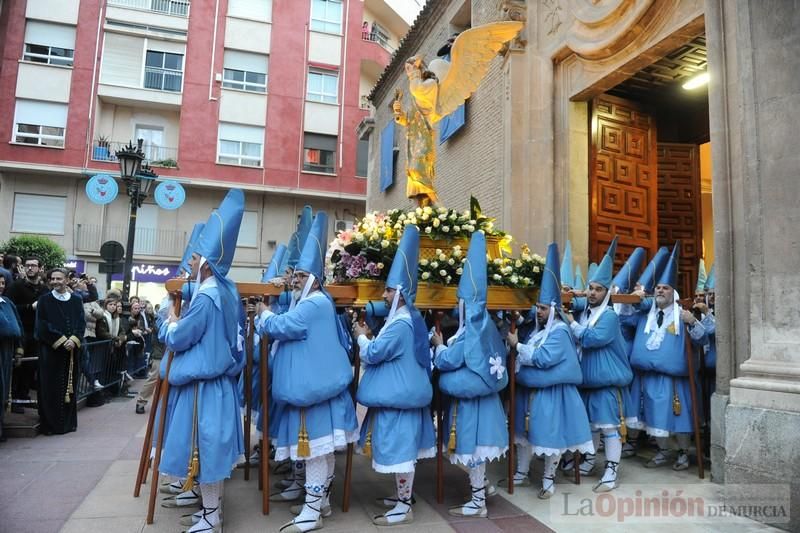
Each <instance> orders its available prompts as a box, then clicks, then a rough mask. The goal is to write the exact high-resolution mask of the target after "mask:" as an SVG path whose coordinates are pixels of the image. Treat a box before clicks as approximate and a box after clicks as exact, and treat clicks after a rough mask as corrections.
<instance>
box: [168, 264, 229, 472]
mask: <svg viewBox="0 0 800 533" xmlns="http://www.w3.org/2000/svg"><path fill="white" fill-rule="evenodd" d="M238 301H239V300H238V299H237V300H236V302H237V303H238ZM226 313H238V309H223V308H222V300H221V298H220V294H219V290H218V289H217V283H216V278H214V277H211V278H208V279H206V280H205V281H203V283H202V284H201V286H200V287H199V289H198V291H197V294H195V296H194V297H193V298H192V301H191V303H190V305H189V309H188V310H187V311H186V314H185V315H183V317H182V318H181V319H180V320H179V321H178V322H174V323H172V324H169V323H167V322H164V323H163V324H162V325H161V331H160V332H159V335H160V336H161V337H162V338H163V339H164V341H165V342H164V343H165V345H166V348H167V349H168V350H172V351H173V353H174V355H173V360H172V366H171V367H170V373H169V384H170V391H169V395H170V402H169V403H168V409H167V424H166V425H165V430H164V444H163V451H162V455H161V463H160V467H159V469H160V471H161V473H163V474H167V475H171V476H176V477H185V476H186V472H187V467H188V465H189V461H190V459H191V455H192V450H193V448H194V445H195V442H193V440H192V436H193V433H194V434H195V438H196V444H197V448H198V450H199V454H200V473H199V475H198V476H197V478H196V480H197V481H198V482H199V483H214V482H216V481H222V480H224V479H227V478H228V477H230V475H231V471H232V469H233V468H234V467H235V466H236V464H237V463H238V462H240V461H241V459H242V456H243V453H244V435H243V432H242V419H241V416H240V413H239V405H238V392H237V390H236V378H237V376H238V374H239V372H240V371H241V367H242V361H241V360H240V357H239V354H238V353H234V350H233V349H232V348H231V344H230V342H229V341H228V339H226V337H225V323H224V316H225V314H226ZM162 377H163V376H162ZM195 397H196V399H197V404H196V406H195ZM195 414H196V416H197V423H196V424H195V423H194V419H195ZM193 426H194V428H193ZM193 430H194V431H193Z"/></svg>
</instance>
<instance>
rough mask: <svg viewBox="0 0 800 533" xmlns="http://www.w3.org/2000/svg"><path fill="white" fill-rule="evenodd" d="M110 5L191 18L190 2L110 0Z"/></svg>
mask: <svg viewBox="0 0 800 533" xmlns="http://www.w3.org/2000/svg"><path fill="white" fill-rule="evenodd" d="M108 5H111V6H121V7H132V8H134V9H143V10H145V11H153V12H155V13H163V14H165V15H175V16H178V17H188V16H189V0H108Z"/></svg>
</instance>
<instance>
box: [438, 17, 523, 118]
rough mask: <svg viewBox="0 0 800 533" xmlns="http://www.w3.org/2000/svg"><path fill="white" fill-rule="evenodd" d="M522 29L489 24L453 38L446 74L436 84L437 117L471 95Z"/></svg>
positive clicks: (517, 24) (519, 24) (510, 24)
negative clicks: (494, 60)
mask: <svg viewBox="0 0 800 533" xmlns="http://www.w3.org/2000/svg"><path fill="white" fill-rule="evenodd" d="M522 26H523V23H522V22H517V21H508V22H491V23H489V24H484V25H482V26H478V27H475V28H472V29H469V30H467V31H465V32H463V33H462V34H461V35H459V36H458V37H457V38H456V40H455V42H454V43H453V48H452V49H451V50H450V70H449V71H448V73H447V76H446V77H445V78H444V80H439V97H438V100H437V106H436V107H437V115H439V116H440V117H444V116H447V115H449V114H450V113H452V112H453V111H455V110H456V108H457V107H458V106H460V105H461V104H463V103H464V100H466V99H467V98H469V96H470V95H471V94H472V93H474V92H475V89H477V88H478V85H479V84H480V82H481V80H483V78H484V76H486V72H487V71H488V70H489V64H490V63H491V61H492V59H493V58H494V56H495V55H496V54H497V52H499V51H500V49H501V48H502V47H503V45H504V44H505V43H507V42H508V41H510V40H511V39H513V38H514V37H515V36H516V35H517V33H519V31H520V30H521V29H522Z"/></svg>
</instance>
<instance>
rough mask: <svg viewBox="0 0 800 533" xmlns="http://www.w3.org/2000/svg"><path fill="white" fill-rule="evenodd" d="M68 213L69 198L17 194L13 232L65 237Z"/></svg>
mask: <svg viewBox="0 0 800 533" xmlns="http://www.w3.org/2000/svg"><path fill="white" fill-rule="evenodd" d="M66 212H67V198H66V197H64V196H44V195H41V194H20V193H17V194H15V195H14V215H13V218H12V222H11V231H14V232H18V233H47V234H50V235H64V218H65V216H66ZM43 213H46V215H44V214H43Z"/></svg>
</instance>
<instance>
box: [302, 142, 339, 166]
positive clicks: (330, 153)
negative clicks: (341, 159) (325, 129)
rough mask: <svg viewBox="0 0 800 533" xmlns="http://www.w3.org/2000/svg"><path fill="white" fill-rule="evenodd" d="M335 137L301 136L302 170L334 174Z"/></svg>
mask: <svg viewBox="0 0 800 533" xmlns="http://www.w3.org/2000/svg"><path fill="white" fill-rule="evenodd" d="M335 165H336V137H335V136H333V135H320V134H319V133H306V134H304V136H303V170H308V171H310V172H322V173H325V174H335V173H336V168H335Z"/></svg>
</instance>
